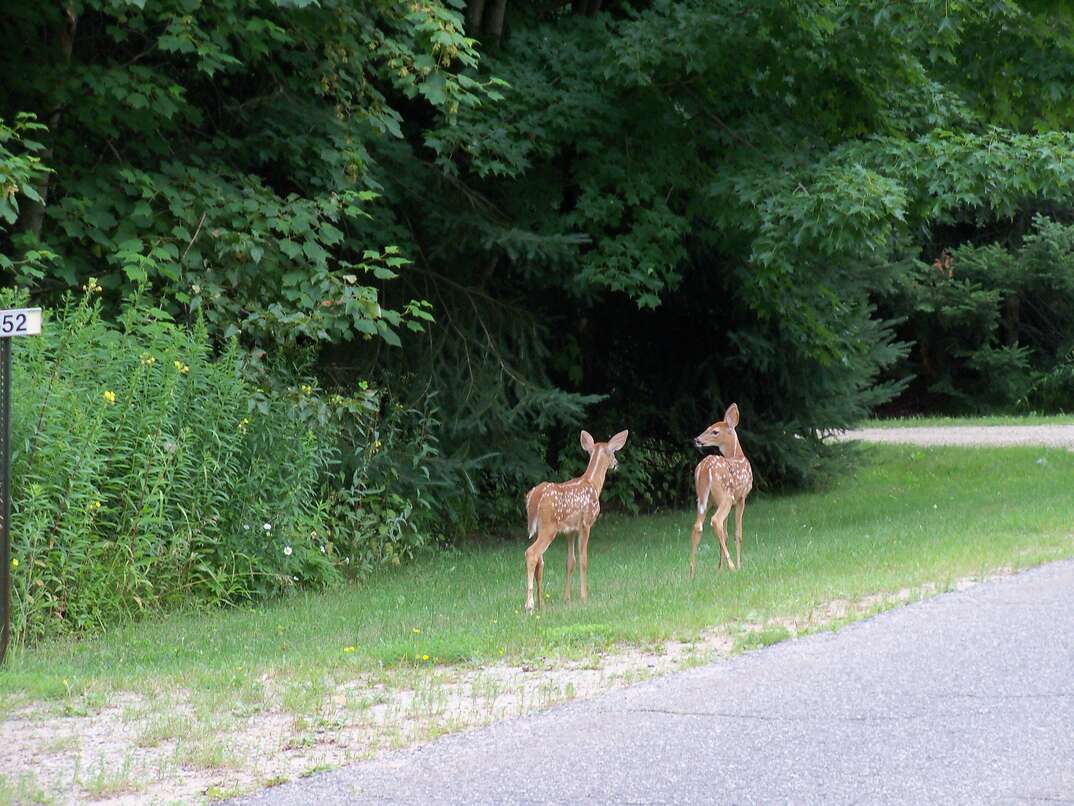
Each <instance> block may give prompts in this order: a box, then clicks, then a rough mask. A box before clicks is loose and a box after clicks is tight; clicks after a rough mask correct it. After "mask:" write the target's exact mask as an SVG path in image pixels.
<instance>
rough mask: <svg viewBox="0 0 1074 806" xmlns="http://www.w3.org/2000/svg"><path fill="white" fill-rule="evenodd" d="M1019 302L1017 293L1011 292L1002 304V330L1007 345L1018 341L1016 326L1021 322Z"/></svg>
mask: <svg viewBox="0 0 1074 806" xmlns="http://www.w3.org/2000/svg"><path fill="white" fill-rule="evenodd" d="M1021 302H1022V301H1021V299H1019V297H1018V293H1017V292H1013V293H1012V294H1011V295H1010V296H1009V297H1007V300H1006V302H1005V303H1004V304H1003V330H1004V336H1006V342H1007V344H1008V345H1012V344H1016V343H1017V342H1018V326H1019V325H1020V324H1021V308H1022V306H1021Z"/></svg>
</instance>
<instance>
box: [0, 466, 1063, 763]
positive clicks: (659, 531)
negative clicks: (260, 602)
mask: <svg viewBox="0 0 1074 806" xmlns="http://www.w3.org/2000/svg"><path fill="white" fill-rule="evenodd" d="M862 453H863V459H862V464H861V465H860V466H859V468H858V469H857V471H856V472H855V473H853V474H852V475H849V476H847V477H845V478H844V479H843V480H841V481H840V482H839V483H838V484H836V485H835V486H834V487H833V488H831V489H830V490H828V491H825V492H821V493H811V494H801V495H791V496H781V497H761V496H755V497H754V498H753V499H751V503H750V506H749V507H748V508H747V510H746V518H745V554H744V559H745V567H744V568H743V570H741V571H740V572H738V573H736V574H730V573H727V572H722V573H720V572H718V571H717V567H716V565H717V554H716V551H715V549H714V546H715V541H714V540H713V538H712V536H711V532H710V531H709V530H708V529H706V535H705V541H704V543H703V546H704V547H707V548H706V549H703V550H702V552H701V555H700V559H699V566H698V576H697V579H696V580H694V581H693V582H691V581H690V580H688V579H687V570H688V560H689V532H690V527H691V524H692V520H693V517H692V515H691V513H689V512H678V513H670V514H663V515H655V516H649V517H641V518H635V519H630V518H625V517H615V516H607V517H605V518H603V519H602V520H601V521H600V523H599V524H598V525H597V526H596V528H595V529H594V531H593V538H592V540H591V541H590V600H589V602H588V603H581V602H579V601H577V591H575V601H574V602H572V603H570V604H566V603H563V602H561V600H560V597H561V593H562V583H563V565H564V546H563V541H562V540H557V541H556V543H555V544H553V547H552V548H551V549H550V550H549V553H548V554H547V555H546V559H547V564H546V573H545V582H546V593H548V594H550V598H549V599H548V600H547V601H546V607H545V608H544V610H543V612H539V614H538V615H536V616H533V617H527V616H526V615H525V614H524V612H523V610H522V604H523V595H524V584H523V571H522V569H523V550H524V548H525V541H524V539H523V534H524V533H523V528H522V526H521V524H520V526H519V529H518V534H519V537H518V539H517V540H515V541H513V542H511V543H509V544H492V545H487V546H482V547H477V548H472V549H467V550H461V551H451V552H443V553H441V554H439V555H436V556H429V557H425V558H423V559H420V560H418V561H417V562H415V563H413V564H412V565H410V566H408V567H404V568H401V569H398V570H396V571H394V572H392V573H388V574H384V575H381V576H378V577H376V578H374V579H372V580H371V581H369V582H368V583H366V584H364V585H360V586H354V587H350V588H348V589H345V590H338V591H334V592H329V593H324V594H308V595H302V596H293V597H291V598H288V599H285V600H283V601H280V602H277V603H275V604H273V605H271V606H263V607H260V608H256V609H254V608H251V609H235V610H230V611H222V612H215V613H210V614H204V613H202V614H186V615H176V616H173V617H170V618H166V619H162V620H157V621H150V622H145V623H141V624H137V625H131V626H127V627H123V628H120V629H115V630H112V631H110V632H108V633H107V634H105V635H102V636H101V637H99V638H95V639H92V640H84V641H70V640H69V641H57V642H52V643H45V644H42V645H40V646H37V647H35V648H33V649H30V650H26V649H16V650H14V651H13V652H12V654H11V656H10V658H9V661H8V663H7V664H6V667H5V668H4V669H3V670H2V671H0V702H3V703H6V704H7V705H8V707H11V706H13V705H14V704H16V703H18V702H25V701H27V700H40V699H54V700H57V701H58V703H57V704H58V705H61V706H62V705H63V704H64V703H69V702H71V701H73V700H76V699H77V700H78V701H83V700H84V699H85V696H86V694H87V693H90V694H92V693H95V692H96V693H100V692H107V691H110V690H114V689H131V690H134V691H146V692H157V691H163V690H168V689H173V688H174V687H176V686H180V687H185V688H187V689H189V690H191V691H192V692H194V696H195V697H203V698H205V699H204V708H205V710H206V712H207V713H209V712H217V713H219V712H220V711H221V710H226V709H238V710H231V711H230V713H234V714H240V712H244V711H256V710H257V709H258V708H259V707H261V703H262V702H263V700H264V699H265V698H266V697H267V694H266V693H265V689H266V687H267V686H269V685H271V686H272V687H273V690H274V691H275V692H276V693H277V695H278V696H282V700H283V704H284V707H285V709H287V710H293V711H294V712H295V713H296V714H300V713H305V714H307V715H309V714H311V713H313V714H315V713H316V708H317V704H318V703H319V702H320V701H321V699H322V698H323V696H324V695H325V694H326V692H327V691H328V690H329V689H330V688H331V684H332V683H333V682H334V681H342V680H346V679H348V678H350V677H353V676H355V675H356V674H358V673H361V672H370V671H372V672H375V673H379V672H381V671H385V672H386V673H387V672H389V671H391V670H392V669H399V670H401V671H403V672H405V671H406V670H409V669H411V668H413V667H430V666H434V665H448V664H484V663H489V662H495V661H499V660H501V659H503V658H506V659H508V660H509V661H512V662H516V663H517V662H525V663H531V664H532V663H545V664H554V663H555V662H556V661H557V660H560V659H564V658H586V657H590V656H592V655H593V653H594V652H595V651H597V650H603V649H607V648H610V647H614V646H616V645H620V644H640V645H646V646H647V645H652V644H654V643H656V642H659V641H661V640H663V639H669V638H677V639H687V640H688V639H690V638H692V637H696V636H697V635H698V634H699V633H700V632H701V631H703V630H705V629H707V628H712V627H719V626H723V627H726V628H727V629H728V630H730V631H732V632H734V631H736V627H741V626H743V625H746V624H763V623H765V622H766V621H767V620H769V619H773V618H795V617H801V616H805V615H808V614H809V613H810V612H811V611H812V610H813V609H814V608H815V607H817V606H819V605H822V604H823V603H825V602H828V601H831V600H834V599H849V600H854V599H856V598H859V597H863V596H866V595H868V594H873V593H894V592H896V591H898V590H900V589H902V588H904V587H914V586H922V585H926V584H936V585H938V586H939V587H940V588H943V587H944V586H946V585H948V584H950V583H952V582H953V581H955V580H957V579H959V578H960V577H964V576H967V575H977V574H983V573H987V572H989V571H992V570H994V569H997V568H1000V567H1027V566H1031V565H1035V564H1038V563H1042V562H1045V561H1048V560H1053V559H1057V558H1061V557H1070V556H1074V539H1072V534H1071V529H1072V523H1074V497H1072V496H1071V495H1070V478H1071V475H1072V473H1074V454H1071V453H1067V452H1065V451H1061V450H1046V449H1015V448H1012V449H1004V450H1002V451H997V450H980V449H960V448H935V449H923V448H913V447H901V446H869V447H866V448H864V449H863V451H862ZM1041 457H1046V458H1047V461H1046V462H1043V463H1041V462H1038V459H1039V458H1041ZM612 483H614V480H613V481H612ZM684 483H685V482H684ZM575 583H576V584H577V575H576V580H575ZM781 637H783V636H782V634H778V635H777V634H776V633H775V632H765V633H762V634H761V635H760V636H759V637H755V638H752V639H744V640H746V645H747V646H748V645H763V644H764V643H767V642H770V641H771V640H778V639H779V638H781ZM350 648H353V649H350ZM426 656H428V660H424V658H425V657H426ZM392 673H393V674H394V672H392ZM265 681H269V682H265ZM281 692H282V695H281V694H280V693H281ZM232 694H234V695H235V696H230V695H232ZM224 703H229V705H227V706H225V705H224ZM195 705H196V703H195ZM178 730H179V728H178V726H175V725H161V726H159V728H158V729H157V730H155V731H153V732H151V734H150V735H148V736H145V737H143V740H144V741H147V742H152V741H157V740H158V739H159V740H164V739H165V738H167V737H169V736H171V735H173V734H174V733H175V732H177V731H178ZM197 749H198V751H199V753H200V754H201V755H204V756H205V758H197V759H192V761H194V762H196V763H197V765H198V766H209V767H211V766H213V765H217V764H225V763H227V759H224V758H223V757H221V758H217V755H219V754H217V753H216V752H215V750H216V748H212V747H208V748H197ZM210 751H212V752H210Z"/></svg>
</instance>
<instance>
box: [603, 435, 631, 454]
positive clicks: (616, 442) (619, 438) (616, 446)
mask: <svg viewBox="0 0 1074 806" xmlns="http://www.w3.org/2000/svg"><path fill="white" fill-rule="evenodd" d="M629 434H630V432H629V431H620V432H619V433H618V434H616V435H615V436H614V437H612V438H611V439H609V440H608V450H610V451H611V452H612V453H615V452H616V451H617V450H620V449H621V448H622V447H623V446H624V445H626V438H627V436H628V435H629Z"/></svg>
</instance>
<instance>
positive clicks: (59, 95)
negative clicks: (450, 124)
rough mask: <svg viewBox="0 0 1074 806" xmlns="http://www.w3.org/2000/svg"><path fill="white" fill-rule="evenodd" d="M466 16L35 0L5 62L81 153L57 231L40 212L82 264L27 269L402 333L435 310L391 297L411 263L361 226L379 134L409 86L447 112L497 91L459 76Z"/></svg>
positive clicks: (171, 298) (247, 324)
mask: <svg viewBox="0 0 1074 806" xmlns="http://www.w3.org/2000/svg"><path fill="white" fill-rule="evenodd" d="M61 6H62V8H61ZM460 27H461V18H460V17H459V16H458V14H457V13H456V12H455V11H453V10H452V9H451V8H450V7H446V6H444V5H442V4H440V3H427V4H422V5H421V6H413V7H410V6H401V5H398V4H390V3H387V4H386V3H373V4H365V3H353V2H346V1H345V0H329V1H328V2H323V3H317V4H312V3H294V2H290V1H289V0H288V1H287V2H284V0H269V1H267V2H264V3H259V4H257V6H256V7H250V6H248V4H246V3H243V2H238V0H230V1H229V2H223V3H213V4H201V3H195V2H186V0H180V2H169V3H149V4H141V3H139V4H130V3H114V2H111V0H91V1H90V2H85V3H79V4H77V6H75V5H70V6H65V5H63V4H60V5H58V6H56V7H55V8H53V7H47V6H41V7H25V8H23V9H20V10H19V11H18V12H17V13H15V14H14V15H13V16H12V19H11V25H9V26H5V28H4V33H3V34H0V68H2V69H3V72H4V74H5V75H6V76H7V77H8V78H7V79H6V81H7V82H8V83H9V84H10V90H11V93H10V101H9V102H10V103H12V104H14V106H15V108H16V109H32V110H36V111H38V112H39V114H40V115H41V116H42V119H46V117H47V119H48V120H49V127H50V129H51V131H50V132H49V134H48V135H47V138H46V139H47V142H48V144H49V145H48V147H49V150H50V152H52V153H53V154H54V157H53V159H54V162H55V163H56V164H57V165H60V166H61V175H58V176H57V180H56V185H57V187H56V188H55V190H57V191H58V192H57V193H55V194H54V201H53V203H52V204H50V206H49V209H48V219H49V220H48V223H47V225H45V226H44V227H40V225H37V227H35V226H34V225H32V224H31V222H29V221H24V222H23V224H24V229H27V230H29V232H27V233H26V236H27V237H28V239H29V240H30V241H36V240H42V241H44V242H47V243H48V244H49V246H50V248H52V249H53V250H54V251H56V252H58V253H60V254H61V255H62V256H63V257H64V259H63V260H62V261H60V262H59V263H58V264H57V265H56V267H55V269H54V270H53V271H52V272H51V274H52V277H51V278H50V282H41V280H42V276H41V274H40V273H38V272H34V271H31V270H30V269H29V267H27V268H26V269H24V270H23V271H21V272H19V274H18V275H17V280H18V282H20V283H21V284H23V285H25V286H27V287H30V288H33V289H36V290H47V289H52V288H55V286H56V282H55V281H59V282H60V283H62V285H63V286H67V287H75V286H77V285H79V284H81V283H82V282H83V281H84V280H85V278H86V277H89V276H94V277H97V278H99V279H100V282H101V284H102V285H103V286H104V288H105V290H106V295H107V296H106V299H108V300H110V301H112V302H118V301H119V300H121V299H122V298H124V297H125V296H126V295H127V294H128V293H130V292H131V291H132V290H133V289H134V288H142V287H144V288H148V289H151V291H152V293H153V295H154V296H155V297H156V298H158V299H160V300H161V302H162V304H163V307H164V308H165V309H166V310H168V311H170V312H171V313H172V314H173V315H176V316H179V315H182V316H188V315H190V314H192V313H194V312H197V311H201V312H202V315H203V319H204V321H205V323H206V325H207V326H208V327H209V329H210V331H211V333H212V334H213V335H214V336H217V337H219V336H223V337H225V338H226V337H228V336H230V335H231V334H235V333H241V334H243V335H244V336H247V337H248V338H249V339H250V340H254V341H258V342H262V343H265V344H266V345H273V344H287V343H289V342H292V341H294V340H296V339H308V340H314V341H317V340H321V341H325V342H328V341H332V342H338V341H346V340H351V339H355V338H360V337H364V338H373V337H380V338H383V339H385V340H387V341H388V342H389V343H391V344H396V345H398V344H399V336H398V330H399V328H400V327H404V326H405V327H406V328H409V329H411V330H420V329H421V327H422V326H423V324H424V323H427V322H429V321H431V317H430V315H429V312H428V306H427V305H426V304H424V303H423V302H422V301H421V300H407V299H405V298H404V299H400V300H399V303H398V304H397V305H388V304H385V300H384V296H383V294H384V292H383V290H382V288H381V286H382V284H383V283H386V282H389V281H391V280H392V279H394V277H395V276H396V273H397V272H398V271H399V270H400V269H402V268H404V267H405V266H406V265H407V263H408V262H409V261H408V260H407V259H406V258H405V257H404V256H402V255H401V254H400V253H399V250H398V249H397V248H395V247H393V246H390V245H389V246H386V247H385V246H383V245H382V244H383V242H376V241H372V242H371V241H367V240H364V239H363V238H361V237H358V236H357V235H356V233H355V225H356V222H358V221H360V220H361V219H362V218H363V217H367V216H368V212H367V209H366V208H368V207H369V206H370V205H371V204H374V203H375V199H376V198H377V197H378V192H377V190H378V187H379V180H378V173H379V170H378V168H377V166H376V165H374V164H371V161H370V155H369V150H368V149H369V143H370V142H371V141H373V140H376V139H379V138H383V137H398V136H400V133H401V131H400V124H401V120H402V116H401V114H400V112H399V111H398V110H397V109H396V108H394V107H393V106H392V104H391V102H390V101H389V98H388V95H389V94H391V95H392V96H393V97H395V98H400V97H401V98H402V99H413V100H411V101H408V103H417V99H422V103H423V104H424V105H425V106H426V108H428V109H429V110H431V111H433V112H434V113H435V114H438V115H443V116H444V117H445V118H447V119H450V118H451V117H452V116H453V115H455V114H456V113H457V111H458V110H459V109H460V108H466V107H468V106H473V105H476V104H478V103H479V102H480V99H481V97H482V94H483V91H484V90H483V88H482V86H481V85H479V84H477V83H475V82H473V81H466V80H464V79H462V78H460V77H459V76H457V75H456V74H455V72H454V71H455V70H456V69H457V68H459V67H463V68H464V67H466V66H472V65H474V64H475V63H476V55H475V53H474V51H473V47H472V42H471V41H470V40H468V39H466V38H465V37H464V36H463V35H462V32H461V30H460ZM42 36H43V40H42ZM40 41H43V42H44V43H45V44H46V47H41V46H40V44H39V42H40ZM31 43H33V44H31ZM71 64H77V65H78V69H71ZM0 113H3V110H0ZM38 147H40V146H38ZM22 192H23V193H26V192H27V190H26V188H25V187H24V188H23V189H22ZM30 192H32V190H31V191H30ZM5 198H7V197H5ZM38 229H39V231H37V230H38Z"/></svg>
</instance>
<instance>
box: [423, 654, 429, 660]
mask: <svg viewBox="0 0 1074 806" xmlns="http://www.w3.org/2000/svg"><path fill="white" fill-rule="evenodd" d="M421 659H422V660H429V656H428V655H422V656H421Z"/></svg>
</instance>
